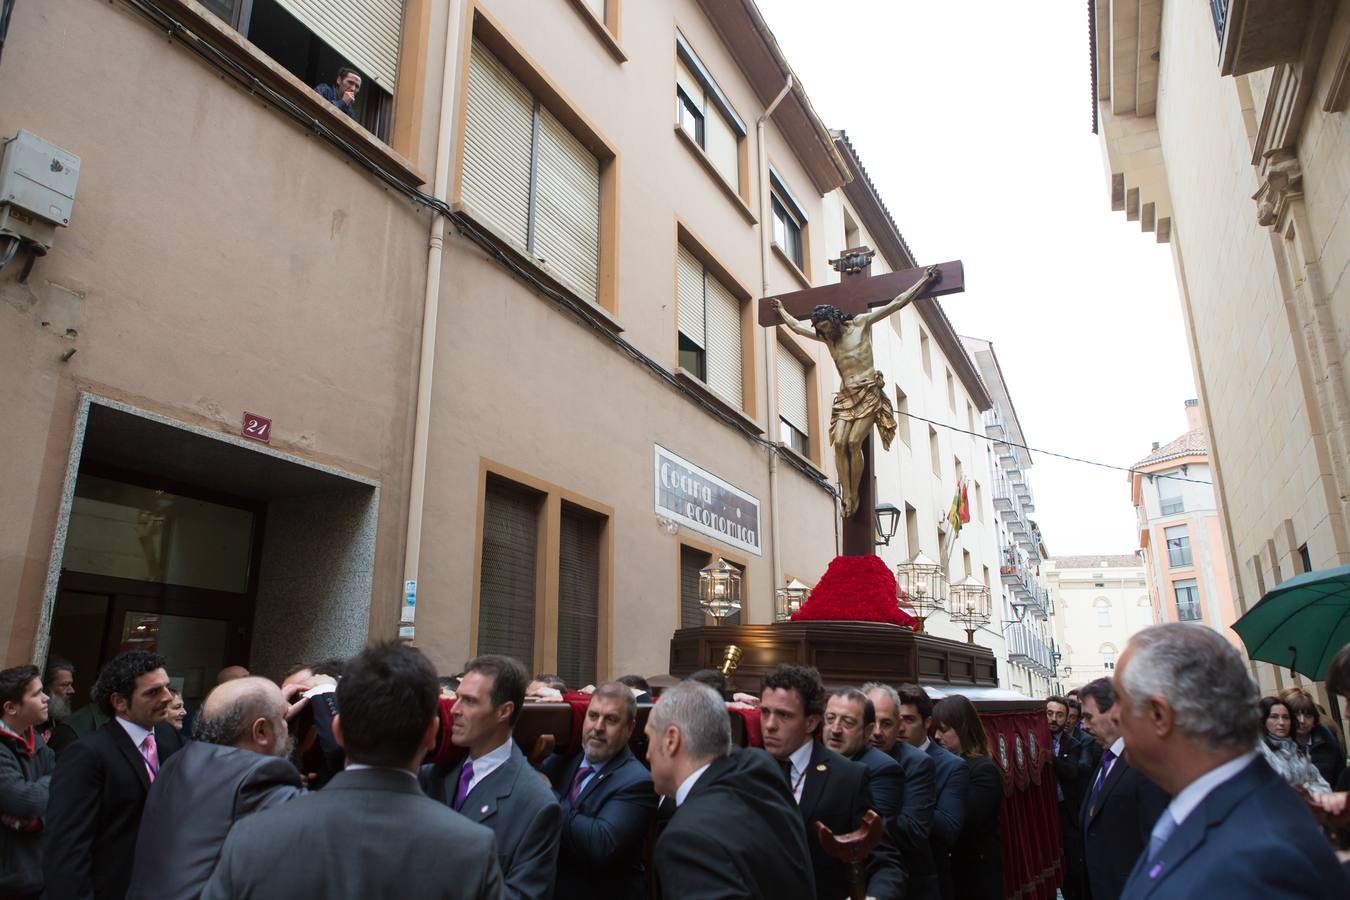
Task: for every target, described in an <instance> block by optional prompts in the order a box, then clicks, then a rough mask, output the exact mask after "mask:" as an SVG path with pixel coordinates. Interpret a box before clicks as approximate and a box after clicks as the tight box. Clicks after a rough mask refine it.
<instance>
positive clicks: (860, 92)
mask: <svg viewBox="0 0 1350 900" xmlns="http://www.w3.org/2000/svg"><path fill="white" fill-rule="evenodd" d="M757 2H758V3H759V6H760V9H761V10H762V11H763V13H764V16H765V18H766V19H768V22H769V26H770V27H771V28H772V29H773V32H774V35H775V36H776V37H777V38H778V41H779V43H780V44H781V45H782V47H783V50H784V53H785V54H786V55H787V58H788V60H789V62H790V63H791V64H792V67H793V69H794V70H795V71H796V73H797V75H798V77H799V78H800V79H801V82H802V85H803V86H804V87H805V89H806V92H807V94H808V95H809V96H810V98H811V102H812V104H813V105H814V106H815V108H816V111H817V112H818V113H819V114H820V116H821V118H822V119H823V120H824V121H825V124H826V125H827V126H829V127H830V128H842V129H844V130H845V131H847V132H848V135H849V139H850V140H851V141H852V142H853V146H854V148H855V149H856V150H857V151H858V155H859V157H860V158H861V159H862V161H863V165H865V166H866V167H867V170H868V172H869V174H870V175H871V176H872V181H873V182H874V183H875V184H876V186H877V190H878V191H879V192H880V194H881V197H882V199H883V200H884V201H885V203H886V205H887V206H888V207H889V208H890V211H891V214H892V215H893V216H894V217H895V220H896V223H897V224H898V225H899V226H900V230H901V233H903V234H904V236H905V239H906V241H908V243H909V245H910V247H911V248H912V249H913V251H914V254H915V256H916V257H917V258H918V261H919V262H920V263H924V264H926V263H932V262H942V261H944V260H949V259H960V260H962V261H963V262H964V263H965V271H966V286H967V287H966V292H965V293H964V294H955V295H951V296H948V297H945V298H943V300H942V304H943V308H944V309H945V310H946V311H947V315H948V317H949V318H950V319H951V320H952V323H953V324H954V325H955V326H956V329H957V331H958V332H959V333H961V334H969V335H974V336H976V337H982V338H986V339H989V340H992V341H993V342H994V349H995V352H996V353H997V354H998V357H999V362H1000V364H1001V366H1002V368H1003V375H1004V378H1006V379H1007V381H1008V390H1009V392H1010V393H1011V395H1012V398H1013V403H1014V404H1015V405H1016V407H1017V413H1018V418H1019V420H1020V421H1021V423H1022V430H1023V432H1024V434H1025V435H1026V439H1027V443H1028V444H1029V445H1031V446H1032V447H1043V448H1045V449H1047V450H1054V451H1057V452H1061V453H1067V454H1069V455H1072V456H1078V457H1083V458H1087V459H1093V460H1099V461H1102V462H1107V463H1112V464H1115V465H1120V466H1128V465H1130V464H1131V463H1133V462H1136V461H1137V460H1139V459H1140V458H1142V457H1144V456H1146V455H1147V454H1148V452H1149V448H1150V445H1151V443H1152V442H1153V441H1162V442H1164V443H1165V442H1167V441H1170V440H1172V439H1173V438H1175V437H1178V436H1179V435H1181V434H1182V433H1183V432H1184V431H1185V430H1186V419H1185V414H1184V412H1183V408H1182V404H1183V402H1184V401H1185V400H1186V399H1188V398H1190V397H1194V396H1195V387H1194V379H1193V376H1192V372H1191V364H1190V356H1189V353H1188V350H1187V341H1186V334H1185V326H1184V323H1183V320H1182V316H1181V306H1180V301H1179V299H1178V295H1177V288H1176V281H1175V278H1174V275H1173V269H1172V259H1171V254H1170V252H1169V249H1168V247H1167V245H1165V244H1164V245H1159V244H1157V243H1155V241H1154V236H1153V235H1152V234H1145V233H1143V232H1141V231H1140V230H1139V223H1137V222H1127V221H1126V220H1125V213H1123V212H1111V206H1110V197H1109V181H1108V179H1107V175H1106V167H1105V162H1104V157H1103V153H1102V149H1101V144H1100V140H1099V138H1098V137H1097V136H1096V135H1094V134H1093V133H1092V102H1091V89H1090V87H1089V78H1090V74H1089V69H1088V31H1087V11H1086V9H1085V6H1086V4H1084V3H1083V2H1082V0H1043V2H1038V3H1008V2H997V0H941V2H932V0H833V2H830V3H820V2H818V0H757ZM1033 460H1034V462H1035V465H1034V467H1033V469H1032V474H1031V480H1032V487H1033V489H1034V490H1035V492H1036V513H1035V518H1036V520H1037V521H1038V522H1039V523H1040V525H1041V529H1042V532H1043V534H1044V536H1045V542H1046V547H1047V549H1048V550H1049V551H1050V553H1051V554H1052V555H1055V556H1063V555H1074V554H1084V555H1088V554H1098V553H1128V552H1131V551H1133V550H1134V549H1135V548H1136V547H1138V537H1137V533H1136V532H1135V530H1134V522H1135V518H1134V509H1133V507H1132V506H1131V505H1130V499H1129V485H1128V481H1127V476H1126V474H1125V473H1123V472H1114V471H1110V470H1105V469H1098V468H1096V467H1093V466H1085V465H1081V464H1078V463H1071V462H1065V461H1061V460H1057V459H1054V458H1052V457H1047V456H1044V455H1041V454H1036V455H1034V456H1033Z"/></svg>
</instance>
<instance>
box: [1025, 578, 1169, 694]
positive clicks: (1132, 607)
mask: <svg viewBox="0 0 1350 900" xmlns="http://www.w3.org/2000/svg"><path fill="white" fill-rule="evenodd" d="M1044 572H1045V579H1046V584H1047V586H1048V589H1049V591H1050V596H1051V598H1052V599H1053V600H1054V604H1055V616H1054V620H1053V626H1054V635H1055V643H1056V645H1057V647H1058V649H1059V652H1060V660H1059V668H1058V672H1057V678H1056V685H1055V689H1056V691H1057V692H1060V693H1063V692H1064V691H1068V690H1070V689H1072V688H1076V687H1081V686H1083V685H1085V684H1087V683H1088V682H1089V681H1092V680H1093V679H1094V678H1103V677H1105V678H1109V677H1111V673H1112V672H1114V671H1115V667H1116V657H1118V656H1119V655H1120V653H1121V652H1122V651H1123V650H1124V649H1125V643H1126V642H1127V641H1128V640H1129V639H1130V635H1132V634H1134V633H1135V632H1136V631H1138V630H1139V629H1141V628H1146V627H1148V626H1149V625H1152V624H1154V623H1156V622H1157V621H1158V619H1157V618H1156V616H1155V615H1154V611H1153V603H1152V601H1151V600H1150V599H1149V590H1148V582H1147V580H1146V578H1145V575H1144V561H1143V560H1142V559H1141V558H1140V557H1139V556H1137V555H1136V554H1133V553H1117V554H1103V555H1100V556H1056V557H1052V558H1050V559H1047V560H1046V561H1045V569H1044Z"/></svg>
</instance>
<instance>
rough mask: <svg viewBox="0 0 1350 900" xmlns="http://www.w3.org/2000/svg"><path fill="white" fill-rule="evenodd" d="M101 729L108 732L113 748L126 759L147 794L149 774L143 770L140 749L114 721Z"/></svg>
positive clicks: (143, 758) (143, 764) (143, 763)
mask: <svg viewBox="0 0 1350 900" xmlns="http://www.w3.org/2000/svg"><path fill="white" fill-rule="evenodd" d="M103 727H104V728H106V729H108V730H109V733H110V734H111V735H112V740H113V746H115V747H116V748H117V750H118V752H119V753H121V754H122V756H123V757H124V758H125V759H126V761H127V763H128V764H129V765H130V766H131V768H132V771H134V772H135V773H136V777H137V778H139V779H140V780H141V787H142V788H144V789H145V790H146V791H147V792H148V791H149V790H150V773H149V772H147V771H146V769H145V757H143V756H141V751H140V748H139V747H137V746H136V745H135V744H133V743H132V742H131V735H129V734H127V730H126V729H125V728H123V727H122V726H121V725H120V724H119V723H118V721H117V720H116V719H114V720H113V721H111V722H109V723H108V724H107V725H104V726H103ZM156 741H158V738H156ZM161 762H162V760H161Z"/></svg>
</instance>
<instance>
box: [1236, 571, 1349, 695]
mask: <svg viewBox="0 0 1350 900" xmlns="http://www.w3.org/2000/svg"><path fill="white" fill-rule="evenodd" d="M1233 630H1234V631H1236V632H1237V633H1238V636H1239V637H1241V638H1242V643H1243V644H1245V645H1246V646H1247V655H1248V656H1250V657H1251V658H1252V659H1259V660H1261V661H1263V662H1268V663H1274V664H1275V665H1277V666H1288V667H1289V668H1290V669H1293V670H1294V671H1295V672H1301V673H1302V674H1304V675H1307V676H1308V677H1309V678H1311V679H1313V680H1314V681H1322V680H1324V679H1325V678H1326V677H1327V666H1328V665H1330V664H1331V658H1332V657H1333V656H1335V655H1336V651H1338V650H1340V649H1341V648H1342V647H1344V646H1345V645H1346V644H1350V566H1341V567H1340V568H1339V569H1323V570H1321V571H1320V572H1306V573H1304V574H1302V575H1298V576H1296V577H1294V578H1290V579H1289V580H1288V581H1286V582H1283V583H1282V584H1281V585H1280V586H1279V587H1277V588H1275V589H1274V590H1272V591H1270V592H1269V593H1268V594H1266V595H1265V596H1264V597H1262V598H1261V600H1260V602H1259V603H1257V604H1256V605H1255V606H1253V607H1252V608H1251V609H1249V610H1247V614H1246V615H1244V616H1243V617H1242V618H1240V619H1238V620H1237V621H1236V622H1234V623H1233Z"/></svg>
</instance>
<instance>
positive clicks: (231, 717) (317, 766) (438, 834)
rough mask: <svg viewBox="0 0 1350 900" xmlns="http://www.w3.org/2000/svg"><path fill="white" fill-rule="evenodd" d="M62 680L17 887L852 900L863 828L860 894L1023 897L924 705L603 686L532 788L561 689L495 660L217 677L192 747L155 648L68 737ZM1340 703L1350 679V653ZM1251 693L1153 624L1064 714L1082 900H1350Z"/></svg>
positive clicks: (960, 758) (1201, 651) (22, 771)
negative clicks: (538, 735) (526, 745)
mask: <svg viewBox="0 0 1350 900" xmlns="http://www.w3.org/2000/svg"><path fill="white" fill-rule="evenodd" d="M44 676H45V677H44ZM74 676H75V673H74V671H73V670H72V669H70V667H69V666H65V667H64V668H59V667H58V670H53V669H52V668H51V667H49V670H48V672H46V673H40V672H39V671H38V669H37V668H35V667H33V666H20V667H15V668H11V669H6V670H4V671H2V672H0V711H2V713H3V715H2V716H0V738H3V743H4V748H3V749H0V823H3V824H4V825H5V826H6V827H5V828H4V829H0V897H38V896H43V897H50V898H56V900H61V898H85V897H95V898H122V897H135V898H197V897H204V898H232V897H251V898H273V897H276V898H282V897H354V898H355V897H360V898H379V897H403V896H412V897H446V898H498V897H506V898H541V900H547V898H551V897H556V898H560V900H568V898H633V900H637V898H648V897H650V898H653V900H656V898H742V897H743V898H801V900H811V898H819V900H839V898H843V897H847V896H849V892H850V890H851V888H852V884H851V880H857V878H858V874H857V872H858V870H856V869H850V867H849V866H848V865H847V864H846V863H845V862H843V861H842V860H841V859H840V858H838V857H837V856H835V855H832V854H831V853H829V852H827V851H826V849H825V844H824V842H823V840H822V838H828V834H827V833H832V834H834V835H836V836H842V835H845V834H848V833H849V832H853V831H854V830H855V829H857V828H859V826H860V825H861V824H863V822H864V821H865V817H866V816H867V814H868V813H869V811H871V812H873V813H875V815H876V816H877V817H878V818H879V820H880V829H879V840H878V842H877V843H876V844H875V846H873V847H871V849H870V850H868V852H867V853H866V856H865V858H864V859H863V860H862V866H861V872H862V876H861V879H862V880H863V881H865V887H866V894H867V896H869V897H876V898H879V900H880V898H894V900H899V898H921V900H981V898H985V897H988V898H1001V897H1003V896H1005V894H1004V889H1003V886H1002V884H1001V873H1002V861H1001V858H1000V856H999V845H1000V842H999V839H998V836H999V809H1000V805H1001V791H1002V780H1001V777H1000V776H999V773H998V770H997V767H996V766H995V764H994V763H993V762H992V761H991V760H990V759H989V752H988V741H987V737H986V736H985V733H984V730H983V728H982V726H980V724H979V718H978V715H977V713H976V712H975V708H974V706H973V704H971V703H970V701H969V700H967V699H966V698H964V697H960V696H952V697H945V698H942V699H941V700H939V701H938V702H937V703H936V704H934V703H933V702H932V701H931V700H930V698H929V697H928V695H927V694H926V693H925V692H924V691H923V690H922V689H921V688H919V687H918V686H916V685H900V686H896V687H893V686H889V685H885V684H876V683H873V684H865V685H861V686H859V687H851V688H842V689H834V690H826V688H825V686H824V685H823V684H822V682H821V679H820V676H819V674H818V673H817V672H816V670H814V669H811V668H807V667H802V666H789V665H784V666H780V667H778V668H777V669H775V670H773V671H771V672H770V673H768V674H767V675H766V676H765V677H764V681H763V686H762V691H761V692H760V694H759V695H758V696H757V697H752V696H748V695H736V696H734V697H731V698H729V697H728V696H727V694H726V686H725V684H724V683H723V682H722V681H721V679H720V676H718V675H717V673H715V672H703V673H698V674H697V676H696V677H692V678H690V679H686V680H685V681H683V682H680V683H678V684H676V685H674V686H672V687H669V688H667V689H666V690H665V691H664V692H663V693H661V694H660V695H659V696H658V697H656V698H655V702H654V703H653V704H652V705H651V707H650V709H649V710H646V723H645V728H644V729H643V731H642V732H641V734H640V736H639V735H637V734H635V732H636V730H637V728H638V723H639V719H640V717H639V709H640V704H646V703H648V702H651V700H652V697H651V691H650V689H649V687H648V685H647V684H646V683H645V682H644V681H643V680H642V679H640V678H637V677H636V676H631V677H627V678H625V679H622V680H620V681H615V682H607V683H604V684H601V685H598V686H594V687H591V686H588V693H589V701H586V700H585V699H584V698H583V699H582V700H580V701H578V702H579V703H585V704H586V706H585V717H584V721H583V723H582V730H581V736H582V747H581V751H580V752H578V753H575V754H571V755H569V754H566V753H555V754H552V755H550V756H546V757H545V758H543V759H541V760H536V761H535V762H536V763H537V766H536V765H535V764H532V762H531V760H530V759H529V758H527V756H526V755H525V752H524V751H523V750H522V748H521V747H520V746H519V745H518V743H517V740H516V739H515V731H516V727H517V724H518V722H519V720H520V716H521V713H522V710H523V708H524V706H525V703H526V698H527V696H529V697H535V696H540V695H541V694H543V693H544V692H557V693H558V695H559V696H561V695H562V691H563V690H564V689H565V686H564V685H561V684H560V683H557V682H556V681H553V682H552V683H548V682H549V679H531V678H530V677H529V674H528V672H527V670H526V669H525V668H524V666H523V665H521V663H520V662H518V661H517V660H514V659H511V658H508V657H503V656H480V657H477V658H475V659H473V660H470V661H469V662H468V663H467V664H466V665H465V667H464V671H463V672H460V673H458V674H457V675H455V676H453V677H448V678H447V677H441V676H438V673H437V671H436V669H435V667H434V666H433V665H432V664H431V662H430V661H429V660H428V659H427V658H426V657H425V656H424V655H423V654H422V653H421V652H420V651H419V650H417V649H415V648H413V647H410V646H407V645H404V644H399V643H389V644H380V645H375V646H371V647H369V648H367V649H366V650H364V651H363V652H361V653H360V654H358V655H356V656H355V657H352V658H351V659H347V660H327V661H324V662H321V663H317V664H314V665H309V666H304V667H297V668H296V669H295V670H293V671H292V672H291V673H289V674H288V675H287V677H286V678H285V679H284V680H283V682H282V683H281V684H280V685H278V684H277V683H275V682H273V681H270V680H269V679H266V678H261V677H257V676H253V675H249V674H247V673H245V672H243V671H242V670H238V669H231V670H227V671H224V672H222V673H221V677H220V680H219V683H218V684H217V686H216V687H215V688H214V689H213V690H212V691H211V692H210V693H209V694H208V695H207V696H206V697H205V699H204V701H203V702H202V704H201V705H200V707H199V708H198V709H196V710H194V711H193V714H192V719H193V721H192V724H191V726H190V735H191V736H190V738H189V737H188V736H187V734H185V733H180V732H179V731H178V730H177V729H175V728H174V727H173V725H172V724H171V723H170V722H169V721H168V712H169V709H170V706H171V704H172V700H173V698H172V693H171V691H170V679H169V675H168V672H167V670H166V662H165V660H164V659H163V658H162V657H160V656H157V655H155V654H151V653H145V652H140V651H133V652H127V653H123V654H121V655H119V656H117V657H116V658H114V659H113V660H112V661H110V662H109V663H108V664H107V666H106V667H105V668H104V669H103V671H102V672H100V673H99V675H98V679H97V681H96V683H95V685H94V688H93V691H92V693H91V696H92V699H93V702H94V705H95V706H96V707H97V710H96V711H97V712H98V713H100V714H101V717H102V719H103V721H102V722H101V723H97V724H96V723H95V722H94V720H93V719H92V718H91V719H90V721H89V722H76V723H73V724H72V722H71V719H72V718H73V716H72V715H71V713H70V711H69V703H68V701H69V697H70V696H71V695H72V694H73V692H74ZM1329 684H1331V685H1332V686H1333V688H1334V687H1336V685H1338V684H1344V685H1345V687H1347V688H1350V648H1347V650H1346V651H1343V652H1342V654H1341V656H1340V657H1338V662H1337V664H1336V665H1335V666H1333V673H1332V677H1331V678H1329ZM48 689H50V691H51V699H50V700H49V698H48ZM58 693H59V695H60V696H59V699H58ZM570 696H572V695H569V697H570ZM729 701H730V703H731V704H740V705H749V706H754V707H757V708H758V711H759V712H758V718H759V722H760V727H761V730H762V737H763V748H762V749H760V748H740V747H738V746H735V745H734V744H733V741H732V729H731V720H730V718H729V715H728V706H729ZM1256 701H1257V697H1256V688H1255V685H1254V684H1253V682H1252V680H1251V678H1250V675H1249V674H1248V671H1247V668H1246V666H1245V665H1244V663H1243V661H1242V659H1241V657H1240V656H1239V655H1238V654H1237V652H1236V651H1235V650H1234V649H1233V648H1232V646H1231V645H1230V644H1228V643H1227V642H1226V641H1225V640H1223V639H1222V638H1221V637H1219V636H1218V635H1217V634H1215V633H1214V632H1212V631H1209V630H1208V629H1203V628H1193V627H1189V626H1183V625H1164V626H1157V627H1154V628H1150V629H1147V630H1145V631H1143V632H1141V633H1139V634H1138V635H1136V636H1135V637H1134V638H1133V639H1132V640H1131V642H1130V645H1129V647H1128V648H1127V650H1126V652H1125V653H1124V654H1122V656H1121V658H1120V661H1119V664H1118V666H1117V669H1116V673H1115V677H1114V678H1113V679H1111V680H1107V679H1100V680H1098V681H1094V682H1092V683H1091V684H1088V685H1086V686H1084V687H1082V688H1080V689H1079V690H1078V691H1076V692H1075V695H1074V696H1072V697H1053V698H1051V699H1050V700H1049V701H1048V702H1047V704H1046V716H1047V719H1048V721H1049V724H1050V729H1051V733H1052V744H1053V757H1054V762H1053V770H1054V773H1055V777H1056V797H1057V799H1058V801H1059V804H1060V811H1061V815H1060V819H1061V828H1062V839H1063V846H1064V850H1065V853H1064V861H1065V873H1064V879H1063V880H1064V886H1063V891H1064V894H1065V897H1066V898H1067V900H1077V898H1092V900H1105V898H1112V900H1114V898H1120V897H1125V898H1130V900H1134V898H1143V897H1159V898H1161V897H1200V896H1224V897H1225V900H1228V898H1246V897H1250V898H1257V897H1261V898H1265V897H1306V898H1333V897H1334V898H1344V897H1347V896H1350V880H1348V879H1347V875H1346V873H1345V870H1343V869H1342V867H1341V865H1340V864H1339V862H1338V860H1337V858H1336V856H1335V854H1334V852H1333V849H1332V845H1331V844H1330V843H1329V842H1328V840H1327V837H1326V836H1324V833H1323V831H1322V830H1321V828H1320V827H1319V824H1318V820H1317V819H1316V818H1315V817H1314V808H1315V809H1316V811H1317V813H1318V815H1321V816H1322V817H1323V822H1324V823H1325V824H1327V825H1329V826H1332V825H1337V824H1339V825H1344V824H1347V823H1346V822H1345V821H1343V820H1344V818H1345V815H1346V808H1345V807H1346V804H1345V795H1344V794H1339V795H1338V794H1336V793H1334V792H1325V793H1322V794H1319V795H1318V796H1319V797H1321V799H1320V800H1317V801H1316V802H1315V803H1314V801H1313V800H1310V799H1308V797H1307V796H1301V795H1300V793H1299V792H1298V789H1296V788H1295V787H1291V786H1290V783H1289V782H1288V780H1287V779H1285V778H1284V777H1282V776H1281V775H1280V774H1278V773H1277V772H1276V771H1275V770H1274V769H1273V768H1272V767H1271V765H1270V764H1269V763H1268V762H1267V759H1266V757H1265V756H1263V755H1262V754H1261V753H1260V752H1258V749H1257V742H1258V740H1259V739H1260V735H1261V726H1262V721H1261V719H1260V716H1261V715H1262V713H1261V711H1260V709H1261V708H1260V707H1258V705H1257V702H1256ZM63 704H64V705H63ZM58 708H59V712H60V715H53V713H54V712H55V711H57V709H58ZM1075 713H1077V714H1078V716H1077V719H1078V720H1077V721H1075ZM58 719H60V721H59V722H58V721H57V720H58ZM302 722H303V723H304V724H303V726H302V727H301V728H299V729H297V730H303V734H300V735H298V736H299V737H300V738H301V740H300V741H299V744H300V745H299V746H297V740H296V737H297V735H293V734H292V728H293V727H295V726H297V725H298V723H302ZM53 724H55V725H56V727H55V729H53V727H52V726H53ZM58 731H59V732H63V733H67V736H68V737H69V733H70V732H73V733H74V738H73V739H72V740H69V741H68V742H65V743H64V745H63V749H62V750H61V752H60V754H59V756H58V755H57V754H56V753H55V752H54V751H53V749H52V747H51V746H49V745H48V743H47V741H46V738H45V737H44V733H46V734H55V733H56V732H58ZM634 747H637V748H639V752H640V754H641V755H642V756H644V757H645V759H642V758H639V756H638V755H635V753H634V749H633V748H634ZM644 747H645V751H644V750H643V749H642V748H644ZM1343 756H1344V754H1343V753H1342V762H1343Z"/></svg>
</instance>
